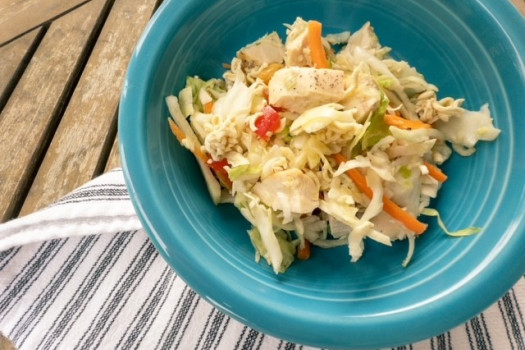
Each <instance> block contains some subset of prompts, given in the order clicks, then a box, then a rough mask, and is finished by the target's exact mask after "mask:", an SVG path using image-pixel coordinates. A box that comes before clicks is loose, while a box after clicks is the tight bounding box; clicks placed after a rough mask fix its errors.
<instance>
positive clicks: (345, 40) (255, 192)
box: [166, 18, 500, 273]
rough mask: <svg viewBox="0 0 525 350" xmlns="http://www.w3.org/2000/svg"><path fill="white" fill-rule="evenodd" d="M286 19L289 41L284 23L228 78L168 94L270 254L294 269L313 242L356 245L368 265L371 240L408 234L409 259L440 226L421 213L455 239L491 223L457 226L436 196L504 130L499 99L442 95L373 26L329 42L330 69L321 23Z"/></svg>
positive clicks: (212, 173)
mask: <svg viewBox="0 0 525 350" xmlns="http://www.w3.org/2000/svg"><path fill="white" fill-rule="evenodd" d="M286 28H287V31H286V33H287V35H286V38H284V40H282V39H281V38H280V37H279V36H278V34H277V33H276V32H272V33H270V34H268V35H265V36H263V37H262V38H260V39H259V40H257V41H255V42H253V43H250V44H248V45H246V46H245V47H243V48H241V49H240V50H239V52H238V53H237V55H236V56H235V57H234V58H233V59H232V61H231V64H230V67H229V69H227V70H226V72H225V73H224V75H223V79H209V80H204V79H202V78H199V77H196V76H194V77H188V78H187V81H186V86H185V87H184V88H183V89H182V90H181V91H180V92H179V94H178V97H175V96H169V97H167V98H166V102H167V105H168V109H169V112H170V114H171V117H172V118H173V120H172V124H171V126H172V128H173V124H174V125H175V126H176V127H178V128H179V129H180V132H179V135H178V137H179V138H180V137H181V135H180V134H181V133H182V134H184V137H183V138H182V140H181V143H182V144H183V146H184V147H186V148H188V149H189V150H190V151H192V152H193V153H195V154H196V155H198V158H199V165H200V166H201V169H202V171H203V174H204V177H205V180H206V183H207V185H208V189H209V191H210V194H211V196H212V199H213V201H214V203H216V204H218V203H224V202H231V203H233V204H234V205H235V206H237V207H238V209H239V210H240V212H241V214H242V215H243V216H244V217H245V218H246V220H248V221H249V222H250V224H251V225H252V228H251V229H250V230H249V231H248V235H249V238H250V239H251V242H252V244H253V246H254V248H255V258H256V260H257V261H259V259H260V257H263V258H264V259H265V261H266V262H267V263H268V264H269V265H270V266H271V267H272V269H273V271H274V272H275V273H282V272H284V271H286V269H287V268H289V267H290V266H291V265H292V264H293V262H294V260H295V255H296V253H297V251H298V250H301V249H303V248H304V247H305V244H307V242H310V243H311V244H313V245H314V246H316V247H320V248H334V247H339V246H343V245H344V246H347V248H348V252H349V255H350V260H351V261H352V262H356V261H358V260H359V259H360V258H361V257H362V256H363V254H365V251H366V249H365V248H366V244H368V243H367V239H370V240H373V241H375V242H378V243H379V244H383V245H387V246H391V245H392V243H393V242H394V241H396V240H403V239H407V240H408V252H407V256H406V258H405V259H404V260H403V261H402V262H401V263H402V265H403V266H407V265H408V264H409V262H410V261H411V260H412V259H413V258H414V256H415V255H414V252H415V244H416V241H417V236H418V235H419V234H420V233H422V231H424V228H425V227H426V226H425V225H424V224H422V223H420V222H419V221H417V217H418V216H420V215H430V216H436V217H437V221H438V224H439V226H440V227H441V229H442V230H443V231H444V232H445V233H446V234H448V235H451V236H466V235H471V234H475V233H477V232H479V231H480V229H479V228H475V227H471V228H466V229H461V230H459V231H455V232H450V231H449V230H448V229H447V228H446V227H445V225H444V224H443V221H442V220H441V217H440V216H439V213H438V211H437V210H435V209H431V208H429V205H430V203H431V199H432V198H435V197H436V196H437V195H438V193H439V190H440V188H441V186H443V185H444V184H443V181H444V179H446V177H445V178H443V176H444V175H442V174H441V175H439V169H437V170H436V169H435V167H436V166H438V165H441V164H442V163H443V162H445V161H446V160H447V159H448V158H449V157H450V156H451V154H452V151H453V150H455V151H456V152H457V153H459V154H461V155H464V156H467V155H471V154H472V153H474V152H475V149H476V145H477V143H478V142H479V141H492V140H494V139H496V138H497V136H498V135H499V133H500V130H499V129H497V128H496V127H494V124H493V119H492V117H491V115H490V110H489V107H488V105H484V106H482V107H481V109H480V111H470V110H467V109H465V108H464V107H463V103H464V102H465V101H464V99H462V98H453V97H449V96H446V97H443V98H438V93H439V90H438V88H437V87H436V86H435V85H433V84H431V83H430V82H428V81H426V79H425V77H424V76H423V75H422V74H421V73H420V72H418V71H417V70H416V69H415V68H414V67H412V66H411V65H410V64H409V63H408V62H405V61H399V60H395V59H394V58H392V57H391V56H390V51H391V49H390V48H388V47H385V46H382V45H381V43H380V42H379V38H378V37H377V35H376V33H375V31H374V29H373V27H372V26H371V24H370V23H365V24H364V25H363V27H362V28H361V29H359V30H358V31H356V32H354V33H350V32H342V33H335V34H330V35H327V36H326V37H323V38H321V42H322V46H323V48H324V51H325V55H326V58H327V61H328V65H329V67H328V68H318V66H317V63H315V61H316V60H315V59H314V55H313V52H312V50H314V49H318V48H313V47H310V44H309V39H308V36H309V32H308V30H309V29H308V28H309V24H308V21H305V20H304V19H302V18H297V19H296V21H295V22H294V23H293V24H287V25H286ZM387 115H388V117H385V116H387ZM392 120H397V122H396V123H393V122H392ZM399 121H400V122H399ZM173 122H174V123H173ZM176 131H177V130H175V131H174V132H176ZM202 154H204V157H208V158H209V160H207V161H206V162H205V161H203V158H202V157H203V156H202ZM204 160H206V159H204ZM217 164H221V165H220V166H219V168H218V165H217ZM221 167H222V168H221ZM436 172H438V173H437V175H436ZM224 177H226V179H225V178H224ZM218 179H220V181H219V180H218ZM392 207H394V208H397V209H396V210H397V211H395V210H392ZM411 220H412V221H411ZM414 221H415V222H416V224H414ZM414 225H415V226H414ZM421 227H423V229H421ZM314 254H315V252H314Z"/></svg>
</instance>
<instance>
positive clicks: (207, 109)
mask: <svg viewBox="0 0 525 350" xmlns="http://www.w3.org/2000/svg"><path fill="white" fill-rule="evenodd" d="M212 109H213V101H210V102H208V103H206V104H204V113H207V114H210V113H211V110H212Z"/></svg>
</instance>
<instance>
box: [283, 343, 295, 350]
mask: <svg viewBox="0 0 525 350" xmlns="http://www.w3.org/2000/svg"><path fill="white" fill-rule="evenodd" d="M284 350H295V344H294V343H286V345H284Z"/></svg>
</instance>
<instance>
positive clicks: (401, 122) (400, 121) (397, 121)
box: [385, 114, 432, 130]
mask: <svg viewBox="0 0 525 350" xmlns="http://www.w3.org/2000/svg"><path fill="white" fill-rule="evenodd" d="M385 123H387V124H388V125H392V126H395V127H397V128H400V129H405V130H410V129H431V128H432V125H430V124H427V123H423V122H422V121H420V120H408V119H405V118H403V117H400V116H397V115H394V114H386V115H385Z"/></svg>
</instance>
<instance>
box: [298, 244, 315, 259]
mask: <svg viewBox="0 0 525 350" xmlns="http://www.w3.org/2000/svg"><path fill="white" fill-rule="evenodd" d="M310 246H311V243H310V241H308V240H305V241H304V247H301V246H299V247H298V249H297V258H298V259H299V260H308V259H310V256H311V254H312V252H311V249H310V248H311V247H310Z"/></svg>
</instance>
